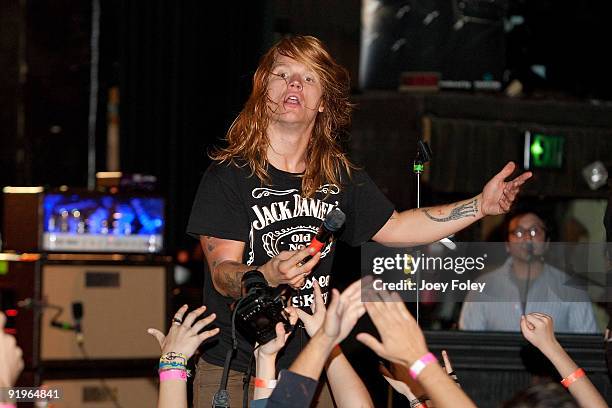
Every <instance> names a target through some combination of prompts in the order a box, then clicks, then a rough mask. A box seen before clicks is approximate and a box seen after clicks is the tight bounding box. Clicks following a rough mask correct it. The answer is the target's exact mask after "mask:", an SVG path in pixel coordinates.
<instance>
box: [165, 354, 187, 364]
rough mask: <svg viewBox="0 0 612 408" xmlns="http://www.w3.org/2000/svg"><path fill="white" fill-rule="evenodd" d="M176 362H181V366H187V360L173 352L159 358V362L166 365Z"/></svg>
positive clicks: (184, 356)
mask: <svg viewBox="0 0 612 408" xmlns="http://www.w3.org/2000/svg"><path fill="white" fill-rule="evenodd" d="M177 360H180V361H182V362H183V365H187V360H189V359H188V358H187V356H186V355H184V354H183V353H177V352H175V351H169V352H168V353H164V354H162V355H161V357H160V358H159V361H160V362H162V361H163V362H168V363H172V362H176V361H177Z"/></svg>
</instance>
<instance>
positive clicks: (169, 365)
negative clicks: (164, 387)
mask: <svg viewBox="0 0 612 408" xmlns="http://www.w3.org/2000/svg"><path fill="white" fill-rule="evenodd" d="M186 368H187V367H185V364H183V363H179V362H178V361H174V362H167V361H160V362H159V367H158V371H163V370H173V369H177V370H185V369H186Z"/></svg>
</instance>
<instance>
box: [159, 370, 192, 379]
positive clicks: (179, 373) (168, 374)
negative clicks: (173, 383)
mask: <svg viewBox="0 0 612 408" xmlns="http://www.w3.org/2000/svg"><path fill="white" fill-rule="evenodd" d="M167 380H181V381H187V371H185V370H166V371H162V372H161V373H159V381H167Z"/></svg>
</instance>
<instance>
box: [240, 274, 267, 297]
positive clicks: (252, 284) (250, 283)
mask: <svg viewBox="0 0 612 408" xmlns="http://www.w3.org/2000/svg"><path fill="white" fill-rule="evenodd" d="M267 286H268V282H267V281H266V278H264V276H263V273H261V272H259V271H257V270H252V271H248V272H246V273H245V274H244V275H243V276H242V291H243V294H244V295H248V294H250V293H252V292H253V291H255V290H257V289H261V288H266V287H267Z"/></svg>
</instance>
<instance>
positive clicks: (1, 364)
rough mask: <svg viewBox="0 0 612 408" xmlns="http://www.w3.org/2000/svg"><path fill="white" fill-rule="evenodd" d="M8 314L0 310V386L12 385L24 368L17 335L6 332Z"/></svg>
mask: <svg viewBox="0 0 612 408" xmlns="http://www.w3.org/2000/svg"><path fill="white" fill-rule="evenodd" d="M5 324H6V316H5V315H4V313H2V312H0V328H1V330H2V332H1V333H0V387H12V386H13V385H15V381H17V377H19V374H20V373H21V370H23V352H22V351H21V348H19V346H18V345H17V341H16V340H15V337H14V336H12V335H10V334H7V333H5V332H4V325H5Z"/></svg>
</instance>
